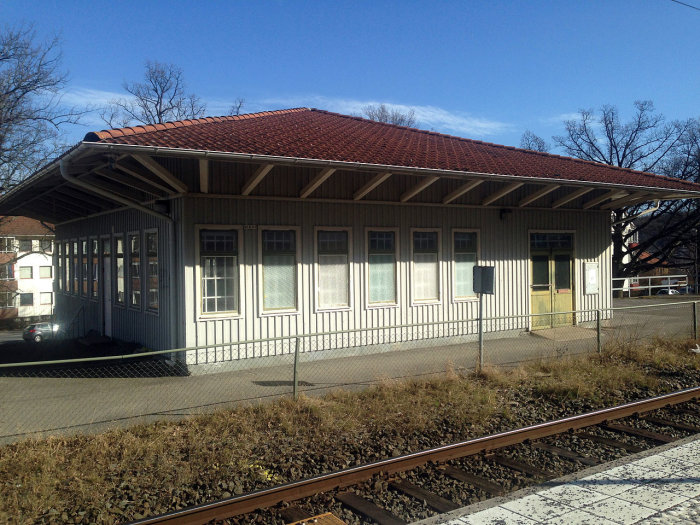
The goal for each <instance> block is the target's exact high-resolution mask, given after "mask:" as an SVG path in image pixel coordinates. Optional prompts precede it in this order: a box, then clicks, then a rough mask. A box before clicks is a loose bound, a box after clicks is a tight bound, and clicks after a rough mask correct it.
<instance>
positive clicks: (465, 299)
mask: <svg viewBox="0 0 700 525" xmlns="http://www.w3.org/2000/svg"><path fill="white" fill-rule="evenodd" d="M455 233H476V264H479V261H481V230H479V229H478V228H452V230H450V293H451V295H452V297H451V300H452V302H453V303H469V302H473V301H478V300H479V294H477V293H476V292H474V295H465V296H458V295H457V266H456V262H457V261H456V260H455V255H456V252H455Z"/></svg>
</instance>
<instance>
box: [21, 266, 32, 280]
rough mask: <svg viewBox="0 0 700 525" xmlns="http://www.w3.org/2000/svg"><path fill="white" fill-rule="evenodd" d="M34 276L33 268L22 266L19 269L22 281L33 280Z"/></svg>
mask: <svg viewBox="0 0 700 525" xmlns="http://www.w3.org/2000/svg"><path fill="white" fill-rule="evenodd" d="M33 275H34V272H33V269H32V267H31V266H20V267H19V278H20V279H31V278H32V277H33Z"/></svg>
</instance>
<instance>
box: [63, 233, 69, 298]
mask: <svg viewBox="0 0 700 525" xmlns="http://www.w3.org/2000/svg"><path fill="white" fill-rule="evenodd" d="M63 257H64V259H63V260H64V261H65V267H66V279H65V281H64V282H63V289H64V290H65V291H66V292H68V293H70V278H71V272H70V243H69V242H66V243H63Z"/></svg>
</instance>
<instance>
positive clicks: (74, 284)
mask: <svg viewBox="0 0 700 525" xmlns="http://www.w3.org/2000/svg"><path fill="white" fill-rule="evenodd" d="M70 245H71V253H70V255H71V259H70V261H71V285H70V289H71V294H72V295H76V296H79V295H80V252H79V250H78V249H79V248H80V240H79V239H71V240H70Z"/></svg>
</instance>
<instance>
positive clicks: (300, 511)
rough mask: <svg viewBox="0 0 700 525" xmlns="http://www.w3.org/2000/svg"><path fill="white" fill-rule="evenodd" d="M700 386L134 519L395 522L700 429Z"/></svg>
mask: <svg viewBox="0 0 700 525" xmlns="http://www.w3.org/2000/svg"><path fill="white" fill-rule="evenodd" d="M699 398H700V387H695V388H690V389H685V390H681V391H677V392H673V393H670V394H665V395H662V396H657V397H653V398H650V399H645V400H642V401H636V402H633V403H626V404H624V405H619V406H616V407H611V408H606V409H602V410H596V411H593V412H588V413H586V414H581V415H577V416H572V417H567V418H563V419H558V420H555V421H550V422H547V423H541V424H537V425H531V426H528V427H524V428H520V429H517V430H510V431H507V432H500V433H498V434H493V435H489V436H484V437H480V438H476V439H470V440H468V441H463V442H459V443H453V444H449V445H445V446H441V447H437V448H433V449H429V450H423V451H420V452H416V453H413V454H407V455H403V456H399V457H395V458H390V459H385V460H382V461H377V462H373V463H368V464H365V465H360V466H357V467H353V468H348V469H344V470H341V471H337V472H331V473H328V474H324V475H321V476H316V477H313V478H309V479H304V480H300V481H296V482H292V483H286V484H283V485H279V486H276V487H272V488H269V489H265V490H260V491H256V492H251V493H248V494H243V495H240V496H235V497H232V498H228V499H225V500H220V501H216V502H212V503H209V504H205V505H199V506H196V507H190V508H187V509H183V510H179V511H175V512H171V513H168V514H164V515H161V516H155V517H152V518H147V519H143V520H139V521H136V522H133V523H135V524H139V525H145V524H195V523H207V522H210V521H225V522H230V523H297V522H300V523H313V521H308V518H310V517H313V516H320V515H322V514H324V513H329V512H330V513H333V514H334V516H332V515H329V514H326V516H325V517H323V518H318V521H317V523H319V524H321V523H368V522H370V523H372V522H375V523H379V524H380V525H396V524H401V523H408V522H410V521H413V520H418V519H423V518H426V517H429V516H431V515H434V514H436V513H443V512H447V511H450V510H454V509H457V508H459V507H461V506H463V505H466V504H469V503H470V502H471V501H473V497H474V495H476V496H477V497H478V498H479V499H486V498H488V497H492V496H497V495H501V494H504V493H507V492H510V491H513V490H517V489H519V488H522V487H524V486H527V485H531V484H533V483H540V482H542V481H545V480H548V479H552V478H556V477H560V476H562V475H565V474H569V473H572V472H575V471H577V470H581V469H582V468H586V467H589V466H593V465H597V464H600V463H604V462H607V461H611V460H613V459H617V458H619V457H622V456H624V455H626V454H630V453H635V452H641V451H642V450H646V449H649V448H652V447H654V446H658V445H659V444H665V443H671V442H673V441H675V440H677V439H680V438H683V437H686V436H689V435H692V434H696V433H700V406H698V405H697V404H696V401H697V400H698V399H699Z"/></svg>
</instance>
